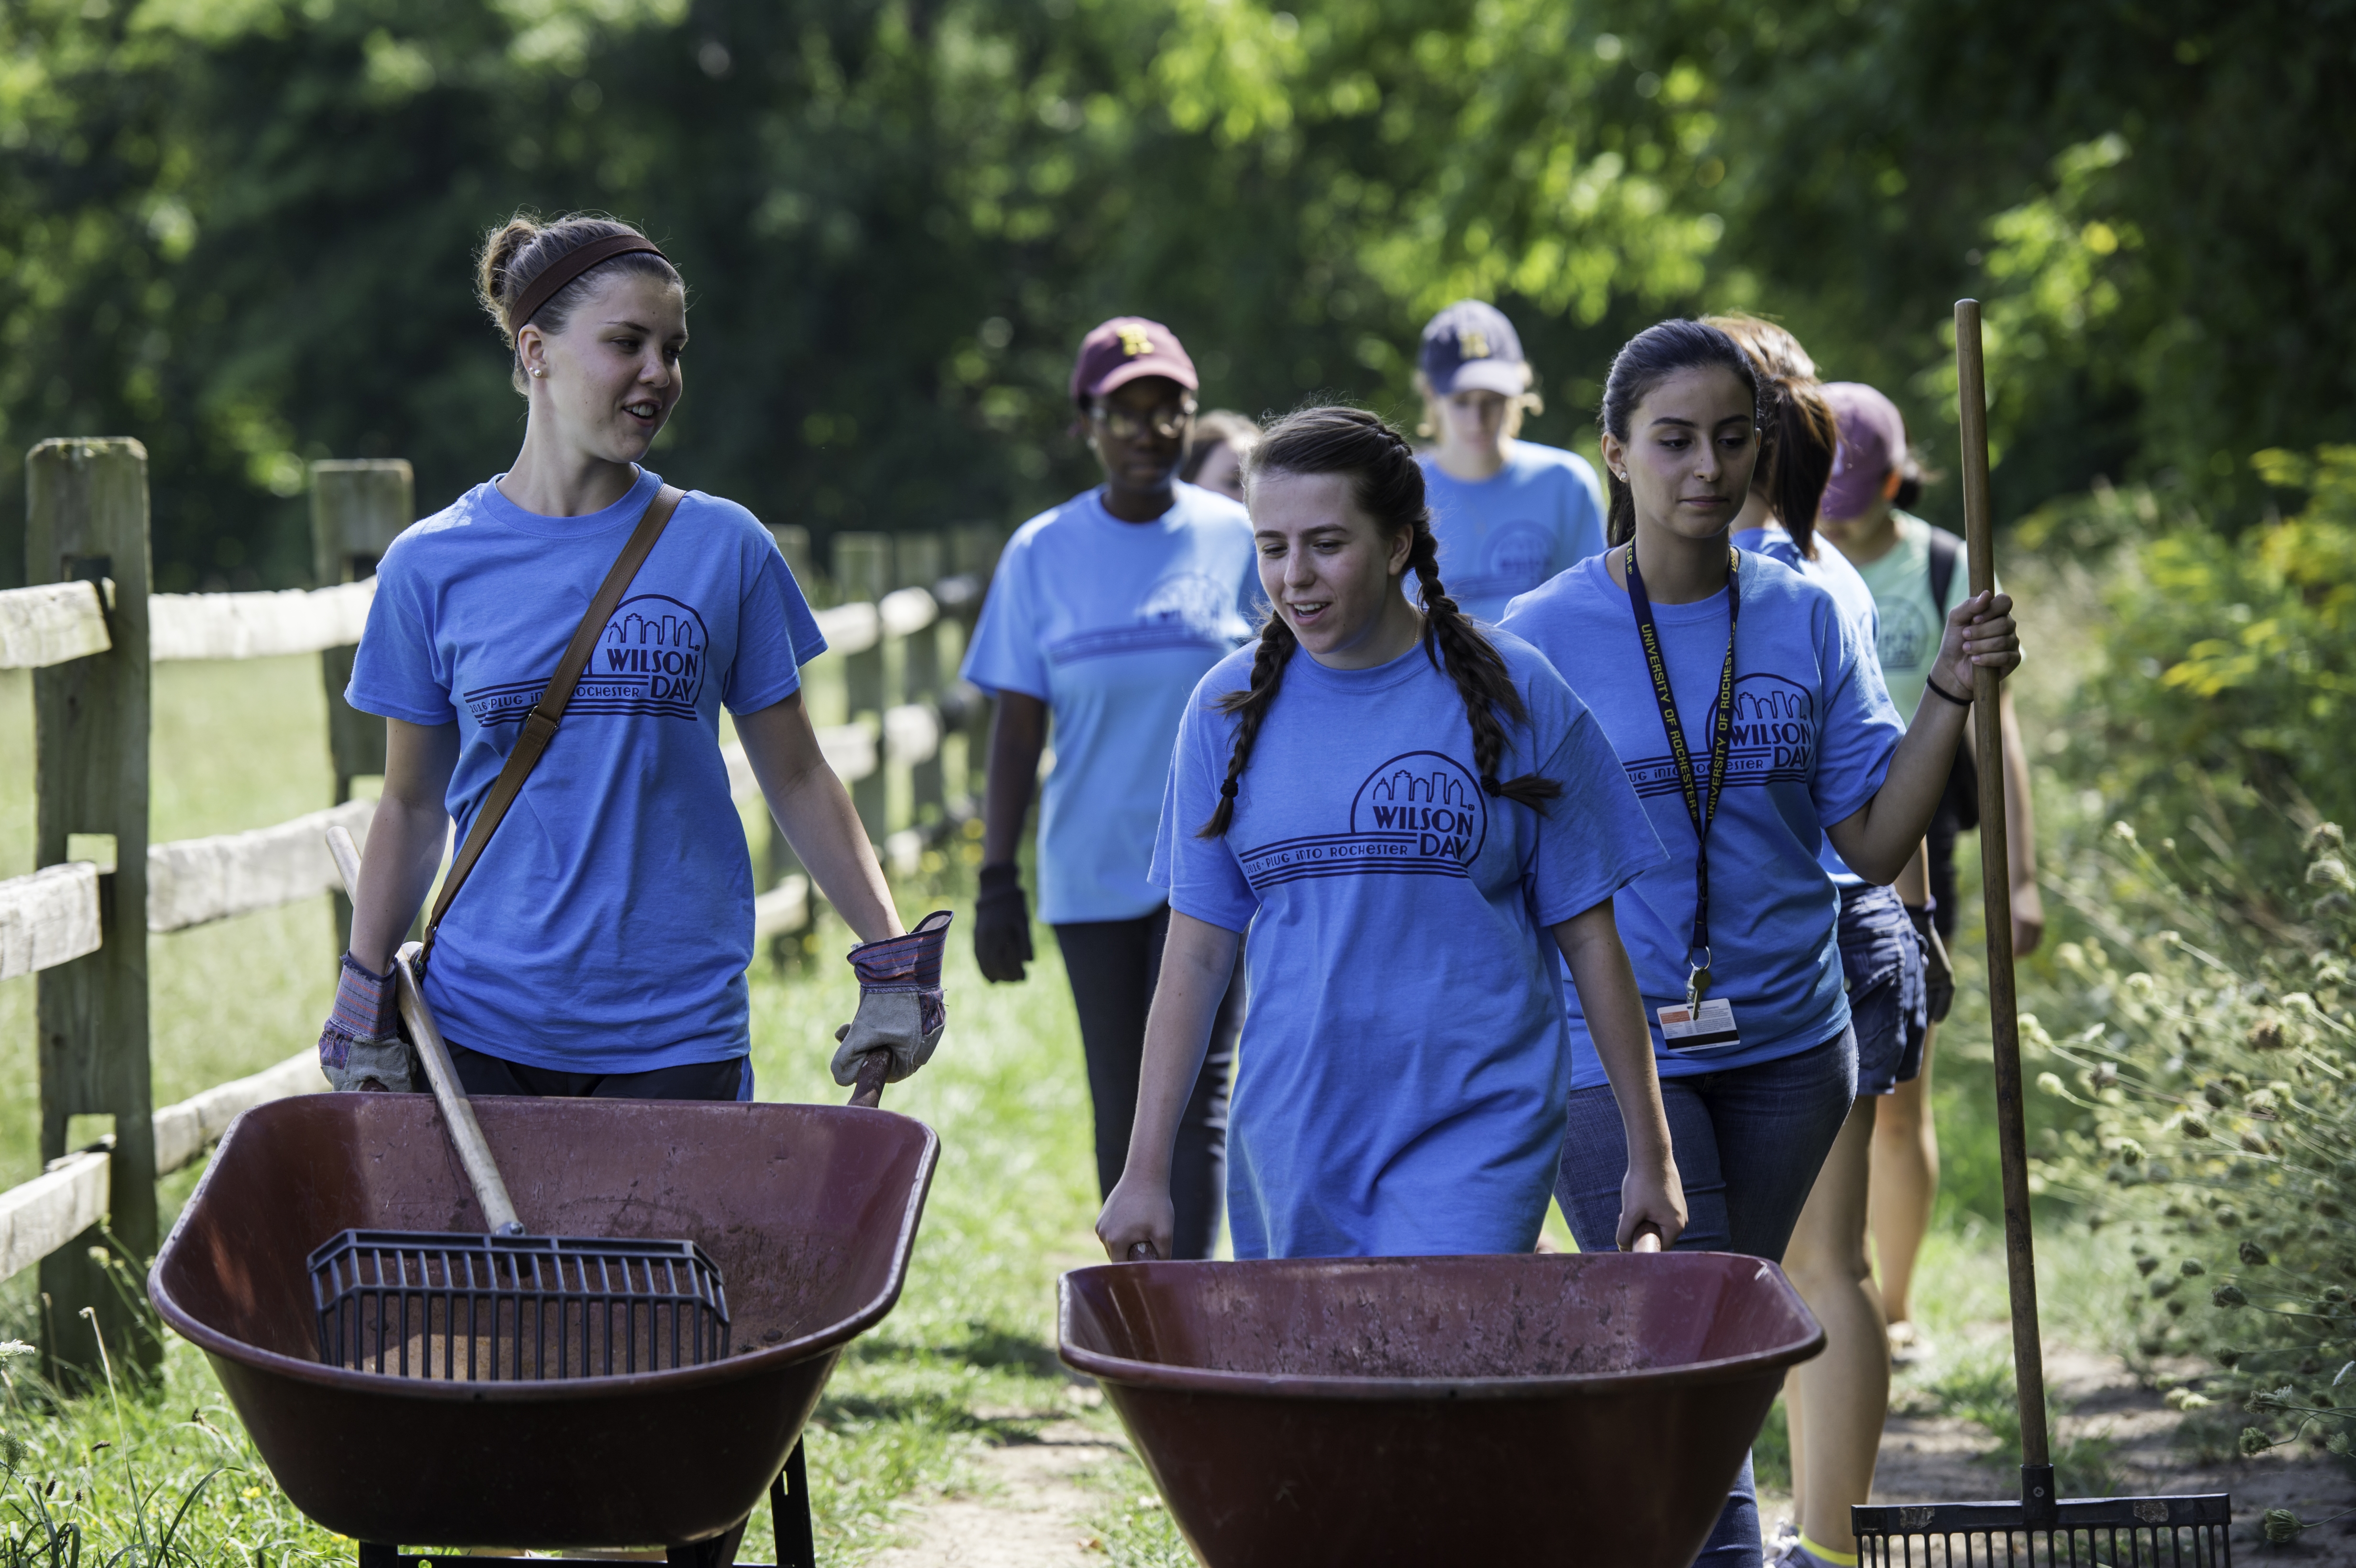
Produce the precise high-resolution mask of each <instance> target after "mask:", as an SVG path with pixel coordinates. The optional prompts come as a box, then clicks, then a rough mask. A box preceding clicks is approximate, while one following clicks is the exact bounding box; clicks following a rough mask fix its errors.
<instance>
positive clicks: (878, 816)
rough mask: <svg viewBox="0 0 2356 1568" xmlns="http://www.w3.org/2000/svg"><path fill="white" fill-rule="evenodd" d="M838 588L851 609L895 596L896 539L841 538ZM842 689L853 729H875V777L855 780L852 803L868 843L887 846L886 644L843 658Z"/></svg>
mask: <svg viewBox="0 0 2356 1568" xmlns="http://www.w3.org/2000/svg"><path fill="white" fill-rule="evenodd" d="M834 586H835V590H836V592H840V593H841V595H842V602H843V603H846V604H856V603H861V602H862V601H865V602H866V603H871V604H872V603H874V602H875V601H877V600H879V599H881V598H883V595H884V594H886V593H888V592H891V591H892V538H891V536H890V535H889V534H837V535H835V536H834ZM842 684H843V689H844V692H845V694H846V695H847V696H848V698H849V699H850V700H849V701H848V702H847V703H846V704H845V706H846V707H848V708H849V709H850V713H849V719H850V720H851V722H852V723H854V724H864V723H872V724H873V726H874V727H875V736H876V740H875V771H874V772H873V773H869V774H868V775H867V776H866V777H865V778H863V779H858V780H854V781H853V782H852V784H851V804H852V805H855V806H857V807H858V808H859V820H860V821H861V822H862V824H864V825H865V827H866V828H867V837H868V838H869V839H870V840H872V841H873V842H874V843H876V844H879V845H880V844H882V843H883V838H884V836H885V835H886V834H887V833H888V832H889V831H890V829H891V824H890V822H889V821H888V820H886V815H887V812H888V810H889V805H888V803H889V801H890V798H891V796H890V794H889V791H888V788H887V781H888V778H889V774H888V771H887V770H886V769H885V767H884V765H883V709H886V708H888V707H890V706H891V704H890V703H889V702H887V701H886V700H885V699H884V696H883V638H882V637H881V636H878V637H877V638H876V639H875V645H874V646H873V647H870V648H866V649H863V650H862V651H861V652H859V653H855V654H849V655H846V656H844V657H843V661H842Z"/></svg>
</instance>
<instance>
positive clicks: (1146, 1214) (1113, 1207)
mask: <svg viewBox="0 0 2356 1568" xmlns="http://www.w3.org/2000/svg"><path fill="white" fill-rule="evenodd" d="M1238 940H1240V938H1239V937H1238V936H1237V933H1234V932H1232V931H1228V930H1226V928H1225V927H1222V926H1216V925H1213V924H1211V923H1208V922H1206V921H1200V920H1196V919H1195V918H1194V916H1192V915H1186V914H1180V913H1178V912H1176V911H1175V910H1173V911H1172V912H1171V914H1170V935H1169V937H1168V939H1167V942H1166V944H1165V945H1164V946H1163V948H1162V982H1161V984H1160V985H1159V986H1157V987H1155V988H1154V992H1153V1011H1152V1012H1151V1014H1150V1015H1149V1016H1148V1017H1147V1019H1146V1022H1145V1060H1144V1061H1143V1063H1142V1064H1141V1066H1140V1068H1139V1071H1138V1085H1137V1120H1136V1122H1135V1124H1134V1125H1132V1127H1131V1129H1130V1135H1129V1158H1128V1161H1127V1162H1126V1163H1125V1164H1124V1165H1123V1166H1122V1168H1121V1173H1120V1179H1119V1181H1118V1182H1116V1183H1114V1184H1113V1189H1112V1196H1110V1197H1109V1198H1107V1199H1106V1200H1105V1206H1104V1212H1103V1213H1101V1214H1099V1215H1098V1216H1097V1239H1098V1241H1100V1242H1102V1243H1104V1250H1105V1255H1106V1256H1107V1257H1109V1258H1110V1259H1112V1261H1113V1262H1115V1263H1135V1262H1138V1261H1140V1260H1141V1259H1144V1258H1166V1257H1168V1256H1170V1255H1171V1247H1172V1237H1173V1235H1174V1234H1175V1233H1176V1232H1177V1228H1178V1217H1177V1210H1176V1209H1175V1208H1174V1207H1173V1205H1172V1203H1171V1201H1170V1154H1171V1150H1172V1148H1173V1147H1174V1146H1175V1145H1176V1143H1177V1141H1178V1122H1179V1119H1180V1118H1181V1117H1182V1116H1183V1115H1185V1111H1186V1099H1187V1096H1188V1095H1189V1094H1191V1093H1194V1080H1195V1079H1196V1078H1197V1077H1199V1076H1200V1075H1201V1073H1202V1071H1203V1053H1204V1052H1205V1051H1207V1050H1208V1049H1209V1048H1210V1043H1211V1024H1212V1021H1213V1019H1215V1018H1216V1017H1217V1016H1218V1011H1219V1001H1220V998H1222V997H1225V996H1226V994H1227V981H1228V979H1229V978H1230V977H1231V976H1233V975H1234V974H1235V968H1236V944H1237V941H1238Z"/></svg>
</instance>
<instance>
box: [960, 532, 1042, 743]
mask: <svg viewBox="0 0 2356 1568" xmlns="http://www.w3.org/2000/svg"><path fill="white" fill-rule="evenodd" d="M1030 566H1031V551H1030V548H1029V543H1028V540H1027V539H1026V538H1024V537H1023V536H1017V537H1016V539H1014V541H1013V542H1012V543H1011V544H1009V545H1008V546H1007V547H1006V553H1005V555H1004V556H1003V557H1002V558H1001V560H1000V561H999V567H998V572H997V574H996V575H995V576H994V577H992V578H991V582H990V594H989V597H987V598H985V599H984V600H983V601H982V602H981V618H980V620H979V621H978V622H977V623H976V624H975V625H974V628H973V645H972V646H970V647H969V648H968V649H967V650H966V655H965V667H964V669H963V670H961V671H960V672H959V673H960V674H962V675H963V676H964V677H965V678H966V679H968V680H969V681H971V682H973V684H974V685H976V686H978V687H980V688H982V689H983V690H984V691H987V692H990V693H991V694H992V695H993V696H994V695H996V694H997V693H999V692H1001V691H1015V692H1020V693H1022V694H1023V696H1025V697H1035V698H1037V699H1039V700H1040V701H1042V702H1045V701H1047V700H1049V698H1050V693H1049V691H1048V686H1047V658H1046V655H1045V653H1044V650H1043V649H1042V648H1041V647H1040V637H1039V610H1038V604H1037V599H1036V595H1035V594H1034V593H1033V591H1032V584H1031V571H1030Z"/></svg>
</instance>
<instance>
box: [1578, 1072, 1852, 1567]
mask: <svg viewBox="0 0 2356 1568" xmlns="http://www.w3.org/2000/svg"><path fill="white" fill-rule="evenodd" d="M1856 1097H1857V1037H1856V1036H1855V1035H1854V1034H1852V1033H1851V1032H1850V1031H1849V1030H1847V1029H1843V1030H1842V1031H1841V1032H1840V1034H1839V1036H1838V1037H1837V1039H1834V1040H1827V1041H1826V1042H1825V1043H1824V1044H1822V1045H1819V1046H1815V1047H1814V1048H1812V1049H1810V1050H1807V1051H1800V1052H1798V1053H1796V1054H1794V1055H1792V1056H1781V1057H1777V1058H1776V1059H1775V1060H1774V1061H1762V1062H1760V1063H1758V1064H1756V1065H1755V1066H1751V1067H1735V1068H1730V1069H1728V1070H1727V1071H1725V1072H1703V1073H1697V1074H1695V1075H1694V1076H1692V1077H1689V1078H1664V1079H1662V1080H1661V1103H1662V1105H1663V1106H1664V1108H1665V1109H1666V1110H1667V1112H1668V1115H1669V1142H1670V1147H1671V1148H1672V1149H1673V1150H1674V1151H1675V1153H1676V1160H1677V1176H1678V1179H1679V1180H1681V1181H1682V1182H1683V1183H1684V1185H1685V1190H1686V1229H1685V1234H1683V1235H1681V1236H1679V1237H1678V1238H1677V1247H1678V1249H1679V1250H1680V1251H1686V1252H1710V1253H1750V1254H1751V1255H1752V1256H1753V1257H1762V1258H1772V1259H1773V1260H1775V1261H1777V1262H1779V1263H1780V1262H1782V1261H1783V1247H1784V1244H1785V1243H1788V1242H1790V1241H1791V1239H1792V1227H1793V1226H1794V1225H1796V1224H1798V1223H1799V1222H1800V1209H1801V1207H1802V1206H1803V1205H1804V1204H1805V1203H1806V1202H1807V1200H1808V1189H1810V1188H1811V1187H1814V1186H1815V1181H1816V1171H1817V1168H1819V1167H1821V1166H1822V1165H1823V1164H1824V1163H1825V1156H1826V1155H1827V1154H1829V1153H1831V1152H1832V1147H1833V1139H1834V1138H1836V1137H1837V1136H1839V1134H1840V1129H1841V1124H1842V1123H1843V1122H1845V1121H1847V1119H1848V1109H1849V1104H1850V1102H1851V1101H1853V1100H1854V1099H1855V1098H1856ZM1627 1173H1628V1140H1627V1136H1626V1134H1625V1133H1623V1132H1622V1129H1621V1125H1620V1107H1619V1105H1618V1104H1617V1103H1616V1102H1615V1101H1614V1100H1613V1099H1612V1091H1611V1089H1610V1087H1609V1086H1606V1085H1599V1086H1597V1087H1595V1088H1593V1089H1580V1090H1575V1091H1573V1092H1572V1093H1571V1096H1570V1116H1569V1129H1568V1136H1566V1137H1565V1138H1564V1140H1563V1146H1562V1174H1561V1175H1560V1176H1558V1177H1557V1178H1556V1179H1555V1189H1554V1192H1555V1198H1556V1199H1557V1200H1558V1201H1559V1202H1560V1203H1561V1204H1562V1211H1563V1215H1564V1217H1565V1218H1566V1219H1568V1220H1569V1221H1570V1228H1571V1231H1572V1232H1573V1233H1574V1234H1575V1235H1577V1236H1578V1238H1579V1248H1580V1251H1581V1252H1587V1253H1608V1252H1610V1251H1612V1248H1613V1247H1614V1246H1615V1245H1616V1242H1615V1240H1614V1238H1615V1237H1616V1236H1617V1234H1618V1232H1619V1228H1620V1183H1621V1180H1622V1178H1624V1177H1625V1176H1626V1175H1627ZM1763 1554H1764V1552H1763V1549H1762V1545H1761V1542H1760V1536H1759V1501H1758V1495H1757V1493H1756V1492H1755V1491H1754V1490H1753V1489H1752V1487H1751V1461H1750V1460H1749V1459H1748V1458H1745V1459H1744V1460H1743V1461H1742V1474H1741V1475H1740V1476H1738V1477H1735V1482H1734V1489H1733V1490H1732V1491H1731V1492H1730V1493H1729V1494H1728V1495H1727V1499H1726V1508H1725V1510H1724V1511H1723V1512H1721V1513H1720V1514H1719V1516H1718V1525H1717V1528H1715V1529H1713V1530H1712V1531H1710V1532H1709V1540H1708V1542H1707V1543H1705V1544H1704V1545H1703V1547H1702V1550H1701V1555H1700V1556H1698V1557H1697V1558H1695V1559H1694V1563H1695V1568H1758V1564H1759V1563H1760V1560H1761V1558H1762V1556H1763Z"/></svg>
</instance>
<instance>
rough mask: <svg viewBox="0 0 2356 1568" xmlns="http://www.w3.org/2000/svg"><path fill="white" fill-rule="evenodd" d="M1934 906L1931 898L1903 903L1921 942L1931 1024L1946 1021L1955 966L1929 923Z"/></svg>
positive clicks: (1953, 988) (1952, 1005) (1916, 935)
mask: <svg viewBox="0 0 2356 1568" xmlns="http://www.w3.org/2000/svg"><path fill="white" fill-rule="evenodd" d="M1937 907H1938V905H1937V902H1936V901H1933V902H1931V903H1927V904H1919V905H1918V904H1908V905H1907V906H1906V918H1907V919H1908V920H1910V921H1912V922H1913V923H1914V935H1915V939H1916V940H1917V941H1919V942H1921V943H1922V988H1923V990H1924V991H1925V992H1926V993H1927V995H1928V997H1929V999H1930V1012H1931V1021H1932V1022H1933V1023H1934V1024H1935V1023H1944V1022H1946V1020H1947V1013H1948V1010H1949V1009H1950V1008H1953V1007H1954V1005H1955V966H1954V964H1953V963H1952V962H1950V961H1949V959H1948V957H1947V944H1945V943H1944V942H1942V941H1940V940H1939V928H1938V927H1937V926H1935V925H1933V924H1932V923H1931V912H1932V911H1933V909H1936V908H1937Z"/></svg>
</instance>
